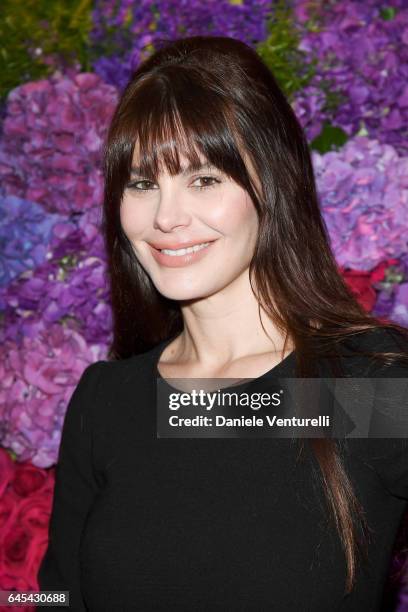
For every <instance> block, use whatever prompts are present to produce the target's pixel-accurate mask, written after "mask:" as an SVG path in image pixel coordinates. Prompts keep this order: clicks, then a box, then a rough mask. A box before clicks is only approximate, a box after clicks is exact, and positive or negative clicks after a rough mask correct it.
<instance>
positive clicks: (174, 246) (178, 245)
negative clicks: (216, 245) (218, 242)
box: [149, 240, 214, 251]
mask: <svg viewBox="0 0 408 612" xmlns="http://www.w3.org/2000/svg"><path fill="white" fill-rule="evenodd" d="M206 242H214V240H189V241H185V242H173V243H172V244H166V243H164V242H149V244H150V246H152V247H153V248H154V249H157V250H158V251H160V250H161V249H170V250H172V251H177V250H178V249H188V247H192V246H196V245H198V244H205V243H206Z"/></svg>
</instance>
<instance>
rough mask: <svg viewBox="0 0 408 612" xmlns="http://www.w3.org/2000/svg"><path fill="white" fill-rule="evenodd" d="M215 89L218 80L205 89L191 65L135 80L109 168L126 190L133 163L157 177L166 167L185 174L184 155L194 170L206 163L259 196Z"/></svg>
mask: <svg viewBox="0 0 408 612" xmlns="http://www.w3.org/2000/svg"><path fill="white" fill-rule="evenodd" d="M200 79H202V74H201V73H200ZM216 89H217V88H216V84H215V83H213V87H206V88H203V87H202V85H201V84H200V83H199V82H198V80H197V81H195V80H194V79H191V69H189V71H188V73H187V72H186V71H184V70H182V69H180V66H178V67H177V69H176V70H172V67H171V66H168V67H166V69H165V70H162V71H161V72H160V74H153V75H149V76H148V77H147V78H141V79H139V80H138V81H136V83H135V86H134V88H133V90H132V92H131V93H129V98H128V104H126V105H125V106H124V107H123V108H122V113H121V117H120V122H119V124H120V131H119V130H118V131H117V132H116V133H114V136H113V139H112V140H111V147H112V145H113V147H112V149H113V151H114V155H112V156H111V159H110V164H111V166H110V167H111V169H112V171H114V172H116V173H117V174H116V176H121V177H122V181H121V182H122V194H123V191H124V189H125V187H126V185H127V183H128V182H129V180H130V177H131V169H132V166H137V167H138V168H139V172H140V175H141V176H143V177H145V178H148V179H149V180H154V181H157V179H158V176H159V174H160V173H161V172H163V171H164V169H166V170H167V172H168V173H169V174H170V175H171V176H175V175H177V174H179V173H180V172H181V169H182V168H181V159H180V157H181V155H182V156H184V157H185V158H186V159H187V161H188V163H189V165H190V166H191V169H192V171H196V170H198V168H199V167H200V165H201V164H202V163H207V162H208V163H210V164H211V165H213V166H214V167H216V168H218V169H219V170H220V171H221V172H223V173H224V174H226V175H227V176H229V177H230V178H232V179H233V180H234V181H235V182H236V183H238V184H239V185H240V186H241V187H242V188H243V189H245V190H246V191H248V192H249V194H250V196H251V197H252V198H253V199H254V198H256V196H255V193H254V191H253V188H252V184H251V180H250V176H249V174H248V170H247V168H246V165H245V162H244V159H243V157H246V155H247V154H246V152H245V150H244V148H243V146H242V144H240V143H242V139H241V138H240V136H239V132H238V129H237V127H236V125H235V122H234V112H233V110H232V108H231V107H230V104H229V102H228V101H227V99H226V98H225V97H223V96H222V95H221V94H220V93H219V92H217V91H216ZM195 101H197V103H195ZM235 112H236V111H235ZM112 149H111V151H112ZM112 162H113V163H112ZM115 165H116V169H114V166H115ZM121 170H122V171H121Z"/></svg>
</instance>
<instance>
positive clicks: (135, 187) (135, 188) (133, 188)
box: [126, 176, 221, 193]
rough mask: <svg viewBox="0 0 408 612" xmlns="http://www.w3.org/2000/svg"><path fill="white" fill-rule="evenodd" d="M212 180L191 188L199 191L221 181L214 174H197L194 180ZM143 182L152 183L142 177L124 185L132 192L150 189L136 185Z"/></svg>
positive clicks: (142, 191)
mask: <svg viewBox="0 0 408 612" xmlns="http://www.w3.org/2000/svg"><path fill="white" fill-rule="evenodd" d="M198 180H200V181H214V182H213V183H210V184H209V185H208V184H206V185H193V189H198V190H199V191H202V190H203V189H211V187H215V186H216V185H217V184H219V183H221V181H220V180H219V179H217V178H215V177H214V176H197V178H196V179H195V180H194V182H195V181H198ZM143 183H150V185H154V183H153V181H149V180H148V179H143V180H137V181H132V182H131V183H128V185H127V186H126V188H127V189H129V190H130V191H133V192H139V193H146V192H148V191H152V189H151V188H149V187H148V188H146V187H144V188H143V187H142V188H140V187H138V185H140V184H143ZM153 191H154V190H153Z"/></svg>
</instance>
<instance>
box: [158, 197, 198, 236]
mask: <svg viewBox="0 0 408 612" xmlns="http://www.w3.org/2000/svg"><path fill="white" fill-rule="evenodd" d="M190 221H191V215H190V213H189V212H188V210H187V204H186V202H183V199H182V196H181V195H180V193H178V194H177V193H176V191H173V192H171V191H170V190H169V191H167V192H166V193H163V192H162V193H161V194H160V201H159V204H158V207H157V211H156V214H155V216H154V221H153V227H154V229H158V230H161V231H162V232H171V231H172V230H173V229H174V228H176V227H180V226H186V225H189V224H190Z"/></svg>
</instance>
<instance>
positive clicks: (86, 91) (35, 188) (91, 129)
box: [0, 73, 117, 213]
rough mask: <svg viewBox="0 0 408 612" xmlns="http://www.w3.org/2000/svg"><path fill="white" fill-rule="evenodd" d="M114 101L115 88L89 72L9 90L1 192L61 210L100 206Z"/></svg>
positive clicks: (0, 149)
mask: <svg viewBox="0 0 408 612" xmlns="http://www.w3.org/2000/svg"><path fill="white" fill-rule="evenodd" d="M116 104H117V91H116V89H115V88H114V87H112V86H111V85H107V84H105V83H103V81H102V80H101V79H100V77H99V76H97V75H95V74H91V73H83V74H77V75H75V76H73V77H63V78H62V77H60V76H58V74H56V75H54V76H52V77H50V78H49V79H44V80H41V81H37V82H30V83H26V84H25V85H21V86H20V87H16V88H15V89H14V90H12V91H11V92H10V94H9V96H8V99H7V113H6V118H5V120H4V125H3V134H2V137H1V139H0V179H1V182H2V189H3V190H4V193H5V195H15V196H18V197H20V198H24V199H26V200H30V201H33V202H38V203H41V204H42V205H43V206H44V208H45V209H46V210H48V211H50V212H59V213H71V212H78V211H84V210H87V209H88V208H90V207H92V206H94V205H96V204H100V202H101V200H102V197H103V179H102V146H103V142H104V138H105V136H106V133H107V129H108V125H109V122H110V119H111V116H112V114H113V111H114V108H115V106H116Z"/></svg>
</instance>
